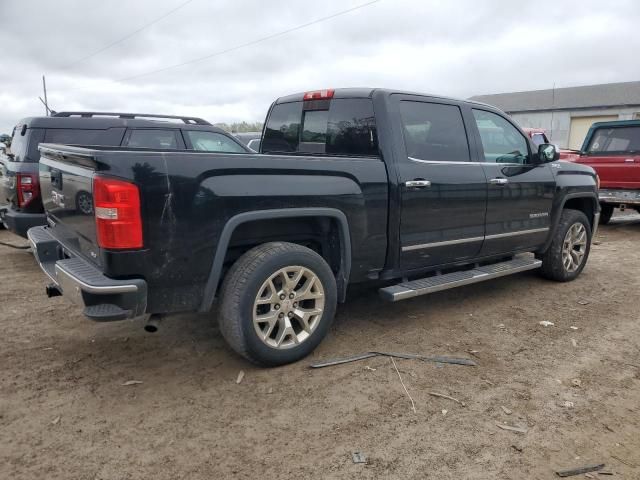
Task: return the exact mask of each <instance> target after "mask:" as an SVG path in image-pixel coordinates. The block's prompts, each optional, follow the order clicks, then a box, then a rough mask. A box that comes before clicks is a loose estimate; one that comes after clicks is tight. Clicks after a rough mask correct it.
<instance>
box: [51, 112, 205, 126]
mask: <svg viewBox="0 0 640 480" xmlns="http://www.w3.org/2000/svg"><path fill="white" fill-rule="evenodd" d="M52 116H53V117H84V118H91V117H118V118H131V119H133V118H158V119H162V118H170V119H173V120H182V121H183V122H184V123H186V124H189V125H211V123H209V122H207V121H206V120H204V119H202V118H198V117H184V116H181V115H152V114H148V113H120V112H57V113H55V114H53V115H52Z"/></svg>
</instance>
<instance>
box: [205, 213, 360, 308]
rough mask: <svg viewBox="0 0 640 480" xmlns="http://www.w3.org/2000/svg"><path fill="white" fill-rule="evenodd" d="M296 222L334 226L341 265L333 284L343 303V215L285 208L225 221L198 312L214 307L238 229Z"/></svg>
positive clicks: (346, 239)
mask: <svg viewBox="0 0 640 480" xmlns="http://www.w3.org/2000/svg"><path fill="white" fill-rule="evenodd" d="M295 218H304V219H313V218H318V219H321V218H329V219H331V220H334V221H335V222H336V224H337V227H338V231H339V238H340V261H339V269H338V271H337V272H336V283H337V286H338V301H340V302H343V301H344V299H345V297H346V291H347V284H348V282H349V275H350V272H351V236H350V233H349V223H348V221H347V217H346V215H345V214H344V213H343V212H342V211H340V210H338V209H335V208H285V209H272V210H258V211H253V212H245V213H240V214H238V215H235V216H233V217H231V218H230V219H229V220H228V221H227V223H226V224H225V225H224V227H223V229H222V233H221V234H220V239H219V241H218V245H217V247H216V251H215V254H214V258H213V263H212V265H211V269H210V271H209V277H208V279H207V282H206V284H205V287H204V292H203V297H202V303H201V305H200V311H201V312H205V311H209V310H210V309H211V307H212V305H213V301H214V299H215V297H216V294H217V292H218V286H219V284H220V280H221V279H222V276H223V268H224V263H225V259H226V258H227V252H228V250H229V248H230V242H231V239H232V237H233V234H234V233H235V232H236V231H237V230H238V228H239V227H240V226H242V225H243V224H246V223H250V222H256V221H264V220H277V219H295Z"/></svg>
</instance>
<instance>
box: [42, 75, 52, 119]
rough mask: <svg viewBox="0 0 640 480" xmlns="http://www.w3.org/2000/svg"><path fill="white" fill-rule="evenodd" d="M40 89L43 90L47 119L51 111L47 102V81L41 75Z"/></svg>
mask: <svg viewBox="0 0 640 480" xmlns="http://www.w3.org/2000/svg"><path fill="white" fill-rule="evenodd" d="M42 88H43V90H44V109H45V113H46V115H47V117H48V116H49V113H50V112H51V110H50V109H49V102H48V101H47V81H46V80H45V78H44V75H42Z"/></svg>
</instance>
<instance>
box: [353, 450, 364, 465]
mask: <svg viewBox="0 0 640 480" xmlns="http://www.w3.org/2000/svg"><path fill="white" fill-rule="evenodd" d="M351 460H353V463H367V457H365V456H364V453H362V452H353V453H352V454H351Z"/></svg>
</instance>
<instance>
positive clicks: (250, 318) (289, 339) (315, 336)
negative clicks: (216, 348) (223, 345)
mask: <svg viewBox="0 0 640 480" xmlns="http://www.w3.org/2000/svg"><path fill="white" fill-rule="evenodd" d="M336 303H337V293H336V282H335V277H334V275H333V272H332V271H331V268H330V267H329V265H327V263H326V262H325V261H324V259H323V258H322V257H321V256H320V255H318V254H317V253H316V252H314V251H313V250H310V249H309V248H306V247H303V246H301V245H296V244H293V243H285V242H274V243H266V244H264V245H260V246H258V247H255V248H253V249H251V250H249V251H248V252H247V253H245V254H244V255H243V256H242V257H240V258H239V259H238V260H237V261H236V262H235V263H234V265H233V266H232V267H231V269H230V270H229V272H228V273H227V276H226V278H225V281H224V283H223V286H222V291H221V304H220V311H219V325H220V331H221V333H222V335H223V337H224V338H225V340H226V341H227V343H229V345H230V346H231V348H233V350H235V351H236V352H237V353H239V354H240V355H242V356H244V357H245V358H247V359H248V360H250V361H252V362H254V363H257V364H260V365H265V366H274V365H282V364H286V363H291V362H294V361H296V360H299V359H301V358H303V357H305V356H306V355H308V354H309V353H311V352H312V351H313V349H314V348H316V346H318V344H319V343H320V341H321V340H322V339H323V338H324V336H325V335H326V334H327V332H328V331H329V327H330V326H331V322H332V321H333V317H334V315H335V310H336Z"/></svg>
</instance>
